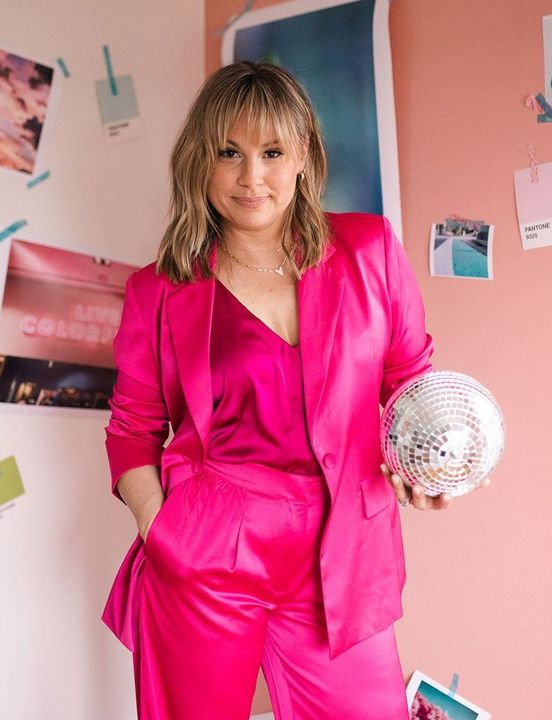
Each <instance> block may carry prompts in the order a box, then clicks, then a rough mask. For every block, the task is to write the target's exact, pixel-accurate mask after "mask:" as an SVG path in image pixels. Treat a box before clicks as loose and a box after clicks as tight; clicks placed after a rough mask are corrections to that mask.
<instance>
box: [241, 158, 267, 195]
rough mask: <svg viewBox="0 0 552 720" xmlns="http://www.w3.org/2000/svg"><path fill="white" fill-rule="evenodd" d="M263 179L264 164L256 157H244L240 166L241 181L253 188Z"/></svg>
mask: <svg viewBox="0 0 552 720" xmlns="http://www.w3.org/2000/svg"><path fill="white" fill-rule="evenodd" d="M261 181H262V164H261V163H260V162H258V161H257V160H256V159H247V158H246V159H244V161H243V163H242V164H241V168H240V176H239V182H240V184H241V185H244V186H245V187H249V188H253V187H256V186H257V185H259V184H260V183H261Z"/></svg>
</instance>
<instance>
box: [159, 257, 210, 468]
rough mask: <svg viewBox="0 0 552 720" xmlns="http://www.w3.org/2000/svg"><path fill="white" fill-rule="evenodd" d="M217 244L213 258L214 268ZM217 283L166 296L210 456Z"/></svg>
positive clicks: (183, 376)
mask: <svg viewBox="0 0 552 720" xmlns="http://www.w3.org/2000/svg"><path fill="white" fill-rule="evenodd" d="M216 255H217V248H216V245H215V246H214V248H213V252H212V255H211V268H214V267H215V264H214V263H215V260H216ZM214 297H215V280H214V278H210V279H208V280H205V279H201V280H198V281H197V282H191V283H180V284H179V285H178V286H177V287H176V288H175V289H174V290H173V291H172V292H171V293H170V294H169V295H168V297H167V316H168V320H169V327H170V331H171V336H172V340H173V345H174V352H175V354H176V361H177V364H178V370H179V374H180V382H181V384H182V390H183V392H184V397H185V398H186V403H187V405H188V410H189V411H190V415H191V416H192V420H193V421H194V424H195V427H196V430H197V434H198V436H199V440H200V442H201V445H202V448H203V458H204V459H205V457H206V455H207V443H208V441H209V431H210V428H211V416H212V414H213V400H212V397H213V392H212V388H211V368H210V357H209V356H210V340H211V320H212V317H213V302H214Z"/></svg>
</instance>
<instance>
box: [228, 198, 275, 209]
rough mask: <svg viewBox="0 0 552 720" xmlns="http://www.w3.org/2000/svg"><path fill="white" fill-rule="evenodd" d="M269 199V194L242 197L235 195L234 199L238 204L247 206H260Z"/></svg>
mask: <svg viewBox="0 0 552 720" xmlns="http://www.w3.org/2000/svg"><path fill="white" fill-rule="evenodd" d="M267 199H268V196H267V195H261V196H259V197H242V196H240V195H234V196H233V197H232V200H234V202H236V203H237V204H238V205H241V206H242V207H245V208H258V207H260V206H261V205H262V204H263V203H264V202H265V201H266V200H267Z"/></svg>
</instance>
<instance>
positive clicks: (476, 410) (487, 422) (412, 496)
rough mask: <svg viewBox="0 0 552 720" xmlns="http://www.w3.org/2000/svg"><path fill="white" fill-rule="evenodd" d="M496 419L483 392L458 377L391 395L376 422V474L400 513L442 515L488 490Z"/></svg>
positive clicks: (498, 451) (497, 452)
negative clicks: (463, 498)
mask: <svg viewBox="0 0 552 720" xmlns="http://www.w3.org/2000/svg"><path fill="white" fill-rule="evenodd" d="M504 433H505V431H504V418H503V416H502V412H501V410H500V407H499V406H498V403H497V402H496V400H495V398H494V397H493V396H492V394H491V393H490V392H489V390H487V388H486V387H484V386H483V385H481V383H479V382H478V381H477V380H475V379H474V378H472V377H470V376H469V375H464V374H463V373H458V372H452V371H448V370H441V371H430V372H427V373H424V374H422V375H419V376H417V377H415V378H412V379H411V380H409V381H408V382H406V383H404V384H403V385H402V386H401V387H399V388H398V389H397V390H396V391H395V392H394V393H393V395H392V396H391V397H390V398H389V400H388V401H387V404H386V406H385V408H384V410H383V413H382V417H381V432H380V444H381V451H382V455H383V458H384V461H385V462H384V464H382V465H381V471H382V473H383V474H384V475H385V477H386V479H387V480H388V482H389V483H390V485H391V487H392V488H393V490H394V492H395V495H396V498H397V502H398V503H399V505H400V506H401V507H406V506H407V505H410V504H412V505H413V506H414V507H415V508H417V509H418V510H429V509H433V510H442V509H444V508H447V507H449V506H450V503H451V500H452V498H453V497H458V496H459V495H465V494H466V493H468V492H471V491H472V490H474V489H476V488H479V487H488V486H489V485H490V484H491V480H490V477H489V475H490V473H491V472H492V471H493V470H494V468H495V467H496V465H497V463H498V461H499V459H500V457H501V456H502V452H503V450H504Z"/></svg>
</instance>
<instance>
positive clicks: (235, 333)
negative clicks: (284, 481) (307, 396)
mask: <svg viewBox="0 0 552 720" xmlns="http://www.w3.org/2000/svg"><path fill="white" fill-rule="evenodd" d="M210 362H211V382H212V389H213V417H212V423H211V433H210V437H209V447H208V457H209V458H210V459H212V460H215V461H220V462H226V463H244V462H254V463H261V464H264V465H268V466H270V467H273V468H276V469H278V470H283V471H285V472H291V473H299V474H302V475H321V474H322V471H321V468H320V465H319V464H318V461H317V459H316V457H315V456H314V453H313V451H312V448H311V445H310V441H309V437H308V433H307V425H306V415H305V401H304V395H303V374H302V364H301V349H300V346H299V344H298V345H290V344H289V343H288V342H287V341H286V340H284V339H283V338H282V337H280V336H279V335H278V334H277V333H276V332H275V331H274V330H272V329H271V328H270V327H268V325H266V324H265V323H264V322H263V321H262V320H260V319H259V318H258V317H257V316H256V315H254V314H253V313H252V312H251V311H250V310H249V309H248V308H247V307H246V306H245V305H243V303H241V302H240V300H238V298H237V297H236V296H235V295H234V294H233V293H232V292H230V290H229V289H228V288H226V287H225V285H224V284H223V283H221V282H220V280H218V278H216V279H215V298H214V307H213V319H212V326H211V349H210Z"/></svg>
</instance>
